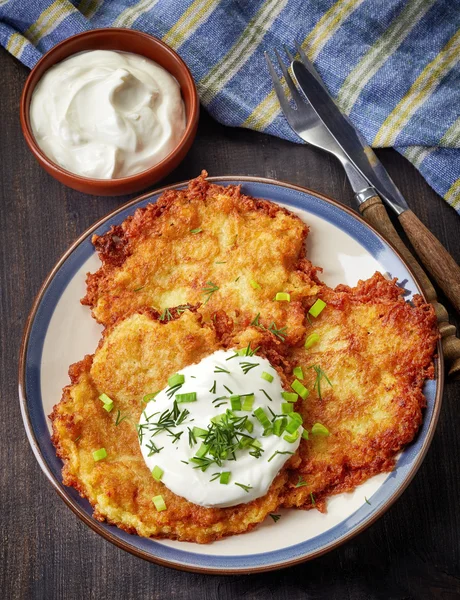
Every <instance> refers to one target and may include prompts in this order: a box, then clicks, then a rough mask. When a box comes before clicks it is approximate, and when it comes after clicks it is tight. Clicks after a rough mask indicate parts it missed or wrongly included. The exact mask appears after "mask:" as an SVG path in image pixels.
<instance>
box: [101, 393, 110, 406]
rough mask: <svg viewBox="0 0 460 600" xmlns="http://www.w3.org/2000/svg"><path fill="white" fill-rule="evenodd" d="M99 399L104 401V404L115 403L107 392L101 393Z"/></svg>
mask: <svg viewBox="0 0 460 600" xmlns="http://www.w3.org/2000/svg"><path fill="white" fill-rule="evenodd" d="M99 400H100V401H101V402H102V403H103V404H113V400H112V398H110V397H109V396H107V394H101V395H100V396H99Z"/></svg>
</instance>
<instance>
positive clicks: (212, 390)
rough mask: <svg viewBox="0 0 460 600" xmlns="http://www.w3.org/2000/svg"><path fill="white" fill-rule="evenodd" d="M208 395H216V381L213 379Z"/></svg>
mask: <svg viewBox="0 0 460 600" xmlns="http://www.w3.org/2000/svg"><path fill="white" fill-rule="evenodd" d="M209 393H210V394H215V393H216V380H215V379H214V383H213V384H212V388H211V389H210V390H209Z"/></svg>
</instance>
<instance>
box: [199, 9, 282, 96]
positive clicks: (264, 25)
mask: <svg viewBox="0 0 460 600" xmlns="http://www.w3.org/2000/svg"><path fill="white" fill-rule="evenodd" d="M287 1H288V0H266V2H264V3H263V5H262V6H261V8H259V10H258V11H257V13H256V14H255V16H254V17H253V18H252V19H251V21H250V22H249V23H248V25H247V27H246V28H245V30H244V31H243V33H242V34H241V35H240V37H239V38H238V40H237V41H236V42H235V44H234V45H233V46H232V48H231V49H230V50H229V51H228V52H227V54H226V55H225V56H224V57H223V58H222V59H221V60H220V61H219V62H218V63H217V64H216V65H215V66H214V67H213V68H212V69H211V70H210V71H209V73H208V74H207V75H205V76H204V77H203V79H201V81H199V83H198V91H199V92H200V98H201V100H202V102H203V103H204V104H209V102H211V100H212V99H213V98H214V97H215V96H216V95H217V94H218V93H219V92H220V90H221V89H222V88H223V87H224V86H225V84H226V83H227V82H228V81H230V79H231V78H232V77H233V76H234V75H235V74H236V73H237V72H238V71H239V69H240V68H241V67H242V66H243V64H244V63H246V62H247V61H248V60H250V58H251V56H252V54H253V52H254V51H255V50H256V48H257V46H258V45H259V44H260V42H261V40H262V38H263V37H264V35H265V34H266V32H267V31H268V30H269V29H270V27H271V26H272V24H273V21H275V19H276V18H277V17H278V15H279V14H280V12H281V11H282V10H283V8H284V7H285V6H286V4H287Z"/></svg>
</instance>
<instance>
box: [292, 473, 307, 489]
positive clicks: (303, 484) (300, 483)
mask: <svg viewBox="0 0 460 600" xmlns="http://www.w3.org/2000/svg"><path fill="white" fill-rule="evenodd" d="M305 485H308V483H307V482H306V481H305V479H304V478H303V477H302V475H299V480H298V481H297V483H296V484H295V486H294V487H296V488H299V487H304V486H305Z"/></svg>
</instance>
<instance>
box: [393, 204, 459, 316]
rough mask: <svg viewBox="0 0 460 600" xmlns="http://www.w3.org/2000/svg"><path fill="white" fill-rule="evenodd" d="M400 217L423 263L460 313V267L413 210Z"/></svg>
mask: <svg viewBox="0 0 460 600" xmlns="http://www.w3.org/2000/svg"><path fill="white" fill-rule="evenodd" d="M398 218H399V222H400V223H401V225H402V226H403V228H404V231H405V232H406V233H407V237H408V238H409V239H410V241H411V244H412V245H413V246H414V248H415V250H416V252H417V254H418V255H419V256H420V258H421V259H422V262H423V264H424V265H425V267H426V268H427V269H428V271H429V272H430V273H431V274H432V275H433V277H434V279H435V281H436V282H437V283H438V285H439V287H440V288H441V289H442V291H443V292H444V293H445V294H446V296H447V297H448V298H449V300H450V301H451V303H452V305H453V306H454V307H455V309H456V310H457V312H459V313H460V267H459V266H458V264H457V263H456V262H455V260H454V259H453V257H452V256H451V255H450V254H449V252H447V250H446V249H445V248H444V246H443V245H442V244H441V242H440V241H439V240H438V239H437V238H436V237H435V236H434V235H433V234H432V233H431V231H429V230H428V229H427V228H426V227H425V225H424V224H423V223H422V222H421V221H420V219H419V218H418V217H417V216H416V215H415V214H414V213H413V212H412V211H411V210H406V211H404V212H403V213H402V214H400V215H399V217H398Z"/></svg>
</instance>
